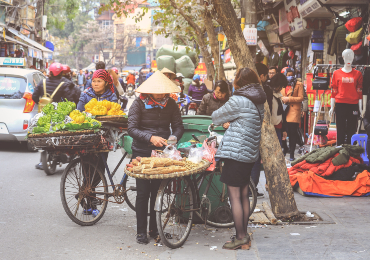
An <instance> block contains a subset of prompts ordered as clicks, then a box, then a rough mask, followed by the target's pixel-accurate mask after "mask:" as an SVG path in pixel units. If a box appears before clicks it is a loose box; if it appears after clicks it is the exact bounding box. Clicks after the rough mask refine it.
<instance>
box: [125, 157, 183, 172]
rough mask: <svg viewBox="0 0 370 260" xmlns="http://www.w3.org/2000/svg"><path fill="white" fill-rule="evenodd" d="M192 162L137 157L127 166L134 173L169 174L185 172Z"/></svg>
mask: <svg viewBox="0 0 370 260" xmlns="http://www.w3.org/2000/svg"><path fill="white" fill-rule="evenodd" d="M189 163H190V162H186V161H178V160H173V159H171V158H157V157H143V158H141V157H137V158H136V159H134V160H132V162H131V164H128V165H127V169H128V170H129V171H131V172H133V173H143V174H168V173H173V172H184V171H187V170H188V167H186V165H187V164H189Z"/></svg>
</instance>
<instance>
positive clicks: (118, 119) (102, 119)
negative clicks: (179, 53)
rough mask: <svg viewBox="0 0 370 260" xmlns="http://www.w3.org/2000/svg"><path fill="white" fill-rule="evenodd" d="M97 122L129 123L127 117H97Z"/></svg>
mask: <svg viewBox="0 0 370 260" xmlns="http://www.w3.org/2000/svg"><path fill="white" fill-rule="evenodd" d="M95 119H96V120H98V121H100V122H120V123H127V122H128V118H127V115H123V116H96V117H95Z"/></svg>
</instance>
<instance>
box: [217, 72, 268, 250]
mask: <svg viewBox="0 0 370 260" xmlns="http://www.w3.org/2000/svg"><path fill="white" fill-rule="evenodd" d="M259 82H260V79H259V77H258V75H257V74H256V73H255V72H254V71H253V70H251V69H249V68H243V69H239V70H238V71H237V73H236V76H235V80H234V88H235V91H234V95H233V96H232V97H231V98H230V99H229V100H228V101H227V102H226V104H225V105H223V106H222V107H221V108H219V109H218V110H216V111H215V112H213V114H212V121H213V123H214V124H216V125H223V124H225V123H228V122H230V125H229V126H228V129H227V130H226V132H225V135H224V137H223V139H222V144H221V145H220V147H219V149H218V151H217V153H216V157H218V158H221V160H222V161H223V162H224V166H223V167H222V174H221V178H220V180H221V181H222V182H223V183H225V184H226V185H227V190H228V192H229V199H230V204H231V211H232V214H233V219H234V223H235V229H236V236H235V237H234V238H233V240H232V241H229V242H227V243H225V244H224V246H223V248H224V249H229V250H234V249H238V248H240V247H242V248H243V249H249V246H250V237H249V235H248V232H247V227H248V221H249V210H250V205H249V203H250V202H249V196H248V185H249V181H250V177H251V172H252V168H253V165H254V163H255V162H256V161H257V160H258V157H259V152H258V151H259V147H260V140H261V128H262V121H263V113H264V109H263V104H264V103H265V101H266V94H265V92H264V91H263V88H262V86H261V85H260V83H259Z"/></svg>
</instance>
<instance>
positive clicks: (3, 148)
mask: <svg viewBox="0 0 370 260" xmlns="http://www.w3.org/2000/svg"><path fill="white" fill-rule="evenodd" d="M132 101H133V98H132V99H130V104H131V103H132ZM121 156H122V153H121V151H117V152H116V153H113V152H111V153H110V154H109V159H108V165H110V167H111V168H114V167H115V165H116V164H117V163H118V161H119V159H120V158H121ZM39 160H40V153H38V152H36V153H31V152H27V151H26V150H25V148H23V147H22V146H20V145H18V143H16V142H1V143H0V198H1V199H0V209H1V211H2V212H1V214H0V259H2V260H4V259H5V260H8V259H17V260H18V259H28V260H30V259H94V260H95V259H99V260H100V259H161V260H162V259H202V260H204V259H235V258H236V254H237V253H236V252H234V251H227V250H222V249H221V247H222V245H223V243H224V242H225V241H226V240H227V239H229V237H230V235H231V234H232V232H233V231H232V230H231V229H230V230H228V229H226V230H219V231H215V230H214V229H210V230H205V229H204V226H196V227H194V228H193V231H192V232H191V234H190V236H189V239H188V241H187V242H186V243H185V245H184V247H183V248H180V249H177V250H170V249H168V248H167V247H166V246H162V247H158V246H154V242H153V240H151V241H150V243H149V244H148V245H139V244H137V243H136V240H135V238H136V218H135V213H134V212H133V211H132V210H131V209H130V208H129V207H128V206H127V204H126V203H123V204H121V205H118V204H113V203H110V204H108V208H107V211H106V212H105V215H104V216H103V218H102V219H101V220H100V221H99V222H98V223H97V224H96V225H94V226H90V227H82V226H79V225H77V224H75V223H74V222H72V221H71V220H70V219H69V218H68V216H67V215H66V213H65V212H64V209H63V206H62V203H61V200H60V195H59V185H60V179H61V176H62V173H63V170H64V168H65V167H66V165H63V166H62V167H61V168H59V167H58V168H57V169H58V171H57V172H56V173H55V174H54V175H52V176H47V175H46V174H45V173H44V172H43V171H41V170H36V169H35V164H36V163H38V162H39ZM126 162H128V160H126V161H125V163H126ZM125 163H123V164H122V165H121V168H120V169H119V170H118V173H117V174H116V175H117V177H116V182H118V181H119V180H120V179H121V177H122V175H123V167H124V165H125ZM212 231H214V232H212ZM211 246H217V248H218V249H217V250H210V247H211Z"/></svg>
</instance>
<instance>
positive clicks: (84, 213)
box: [82, 208, 93, 215]
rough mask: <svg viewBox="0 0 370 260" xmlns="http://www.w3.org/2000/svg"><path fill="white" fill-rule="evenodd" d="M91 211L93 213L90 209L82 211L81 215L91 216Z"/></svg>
mask: <svg viewBox="0 0 370 260" xmlns="http://www.w3.org/2000/svg"><path fill="white" fill-rule="evenodd" d="M92 211H93V209H92V208H89V209H84V210H83V212H82V214H83V215H92Z"/></svg>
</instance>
